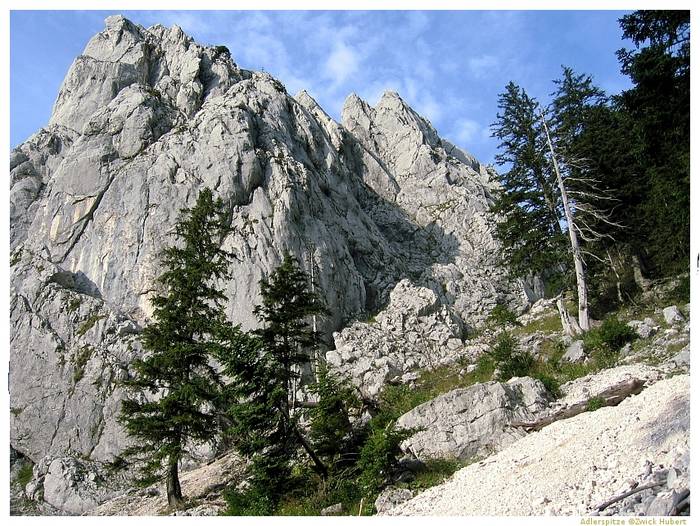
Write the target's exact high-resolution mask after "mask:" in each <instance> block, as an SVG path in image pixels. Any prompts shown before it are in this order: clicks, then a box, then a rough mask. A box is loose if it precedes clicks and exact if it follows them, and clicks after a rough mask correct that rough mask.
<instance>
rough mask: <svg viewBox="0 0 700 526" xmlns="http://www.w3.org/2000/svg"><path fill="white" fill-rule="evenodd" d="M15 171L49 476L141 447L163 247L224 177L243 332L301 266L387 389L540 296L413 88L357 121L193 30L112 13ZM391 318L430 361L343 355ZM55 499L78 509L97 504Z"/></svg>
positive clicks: (25, 418)
mask: <svg viewBox="0 0 700 526" xmlns="http://www.w3.org/2000/svg"><path fill="white" fill-rule="evenodd" d="M10 169H11V250H12V290H11V327H12V329H11V330H12V350H11V367H10V391H11V404H12V408H13V411H12V417H11V445H12V447H13V448H14V450H15V451H17V452H19V453H21V454H22V455H25V456H27V457H29V458H30V459H31V460H32V461H33V462H34V463H35V464H38V465H39V466H41V469H43V470H44V471H43V473H47V472H50V471H51V469H54V468H51V466H53V465H54V464H55V462H58V460H57V459H64V460H65V459H76V458H82V459H87V460H89V461H92V462H109V461H113V460H114V459H115V458H116V456H117V455H119V453H120V452H121V451H122V449H123V448H124V447H125V446H126V445H127V444H128V439H127V437H126V435H125V434H124V432H123V430H122V429H121V428H120V427H119V425H118V424H117V423H116V420H115V418H116V414H117V413H118V408H119V404H120V400H121V399H122V396H123V394H122V391H121V388H120V387H119V386H118V381H119V380H120V379H123V378H126V377H128V376H129V375H130V374H131V372H130V370H129V363H130V362H131V361H132V360H133V359H134V357H136V356H139V355H140V353H141V352H142V351H141V348H140V344H139V340H138V333H139V332H140V330H141V328H142V327H143V326H144V325H145V324H147V323H148V322H149V319H150V316H151V313H152V310H151V305H150V302H149V299H150V297H151V296H152V295H153V292H154V290H155V287H157V285H156V282H155V278H156V276H157V275H158V274H159V272H160V267H159V261H158V253H159V251H160V250H161V249H162V248H163V247H164V246H167V245H168V244H170V243H171V242H172V237H171V233H172V231H173V226H174V224H175V221H176V219H177V217H178V215H179V213H180V210H181V209H182V208H184V207H188V206H191V205H192V204H193V202H194V200H195V199H196V197H197V195H198V193H199V191H200V190H201V189H202V188H204V187H208V188H211V189H213V191H214V193H215V195H216V196H218V197H221V198H222V199H223V200H224V202H225V203H226V206H227V207H228V209H229V210H230V214H231V227H232V230H231V233H230V234H229V235H228V236H227V237H226V239H224V240H223V247H224V248H225V249H226V250H229V251H231V252H232V253H234V254H235V256H236V261H235V262H234V264H233V267H232V276H233V277H232V278H231V280H229V281H227V282H226V283H222V284H221V285H222V286H223V288H224V290H225V293H226V295H227V296H228V298H229V302H228V305H227V315H228V316H229V318H230V320H231V321H232V322H234V323H240V324H242V326H243V327H245V328H250V327H253V326H255V324H256V320H255V318H254V317H253V315H252V314H251V312H252V308H253V306H254V305H255V304H256V303H258V302H259V300H260V296H259V290H258V282H259V280H260V279H261V278H263V277H265V276H267V275H269V273H270V272H271V271H272V270H273V269H274V268H275V267H276V266H277V265H278V264H279V263H280V261H281V259H282V256H283V254H284V253H285V252H290V253H291V254H293V255H296V256H297V257H298V259H299V260H300V261H302V262H303V264H304V267H305V268H306V270H307V271H309V272H310V273H313V276H314V281H315V286H316V287H317V290H318V291H319V293H320V294H321V295H322V296H323V297H324V299H325V301H326V304H327V305H328V307H329V310H330V312H331V313H332V314H331V315H330V316H329V317H328V318H326V319H324V320H323V321H321V322H320V330H321V331H322V332H323V334H324V335H325V340H326V342H327V344H328V345H329V347H330V351H329V352H331V353H335V354H332V355H331V357H332V360H333V362H334V363H335V364H336V365H337V367H338V368H340V369H341V370H343V369H344V370H347V371H349V373H350V374H351V376H352V377H353V381H355V382H356V383H357V384H358V385H359V386H361V387H362V388H364V389H365V392H366V394H367V395H368V396H372V395H374V394H376V392H377V389H378V387H377V386H381V382H384V381H388V379H389V378H390V377H393V376H392V375H391V374H389V373H387V371H389V370H394V369H396V368H399V369H400V371H399V372H400V373H401V374H403V373H405V372H407V371H408V370H410V368H411V367H412V366H417V365H419V364H421V363H423V362H424V361H425V360H427V359H428V358H427V356H428V354H427V353H429V352H430V349H432V348H433V347H430V348H428V347H426V346H425V343H424V342H425V341H426V339H430V338H432V340H431V341H433V343H434V346H436V347H437V346H439V347H440V348H441V349H442V348H444V349H457V348H461V346H462V345H463V343H464V342H463V340H462V339H463V336H464V333H465V331H466V330H467V329H468V328H469V327H473V326H475V325H478V324H479V323H480V322H482V321H483V320H484V319H485V317H486V315H487V314H488V313H489V312H490V311H491V309H492V308H493V306H495V305H496V304H497V303H509V304H511V305H513V306H515V305H523V304H524V302H525V300H526V298H525V296H524V294H523V291H522V290H521V289H520V288H519V286H515V285H513V284H512V283H509V281H508V280H507V279H506V276H505V273H504V272H503V271H502V270H501V269H500V268H499V267H498V264H497V263H498V257H499V256H498V254H499V245H498V242H497V241H496V239H495V236H494V226H493V221H492V219H493V218H492V217H490V215H489V212H488V210H489V203H490V199H491V192H492V190H493V187H492V186H491V184H492V183H490V182H489V179H490V178H489V173H488V172H487V170H486V168H485V167H483V166H482V165H481V164H480V163H479V162H478V161H477V160H476V159H474V158H473V157H472V156H471V155H469V154H468V153H466V152H464V151H462V150H460V149H459V148H457V147H456V146H454V145H453V144H451V143H449V142H448V141H445V140H443V139H441V138H440V137H439V135H438V134H437V132H436V131H435V129H434V128H433V127H432V126H431V125H430V123H429V122H428V121H427V120H425V119H424V118H422V117H421V116H420V115H418V114H417V113H416V112H415V111H414V110H413V109H411V108H410V106H408V105H407V104H406V103H405V101H403V100H402V99H401V97H400V96H399V95H398V94H397V93H394V92H387V93H385V94H384V96H383V97H382V98H381V100H380V101H379V102H378V104H377V105H376V106H374V107H372V106H370V105H369V104H367V103H366V102H365V101H363V100H361V99H360V98H359V97H357V96H356V95H351V96H350V97H348V99H347V101H346V103H345V106H344V108H343V112H342V122H341V123H337V122H335V121H333V119H331V118H330V117H329V116H328V115H327V114H326V113H325V112H324V111H323V109H322V108H321V107H320V106H319V105H318V104H317V103H316V101H314V100H313V98H312V97H311V96H310V95H309V94H308V93H306V92H305V91H302V92H301V93H299V94H298V95H297V96H296V97H292V96H290V95H289V94H288V93H287V92H286V90H285V88H284V86H283V85H282V83H280V82H279V81H278V80H276V79H275V78H273V77H272V76H271V75H269V74H266V73H261V72H255V71H248V70H245V69H241V68H240V67H239V66H238V65H236V63H235V62H234V61H233V58H232V57H231V55H230V53H229V51H228V50H227V49H226V48H225V47H223V46H218V47H206V46H202V45H199V44H197V43H196V42H194V40H193V39H192V38H191V37H189V36H187V35H186V34H184V33H183V31H182V30H181V29H180V28H179V27H177V26H174V27H172V28H170V29H167V28H165V27H163V26H160V25H156V26H153V27H150V28H148V29H146V28H143V27H141V26H138V25H136V24H133V23H131V22H130V21H128V20H127V19H125V18H124V17H122V16H111V17H109V18H107V19H106V27H105V29H104V30H103V31H102V32H101V33H99V34H97V35H95V36H94V37H93V38H92V39H91V40H90V41H89V43H88V44H87V46H86V48H85V50H84V52H83V54H82V55H81V56H79V57H78V58H76V59H75V61H74V62H73V64H72V66H71V67H70V70H69V71H68V73H67V75H66V78H65V80H64V81H63V85H62V86H61V89H60V92H59V94H58V97H57V99H56V103H55V105H54V108H53V113H52V115H51V119H50V121H49V125H48V126H47V127H46V128H44V129H41V130H39V131H38V132H37V133H36V134H34V135H33V136H32V137H30V138H29V139H28V140H27V141H26V142H25V143H23V144H22V145H20V146H19V147H17V148H16V149H15V150H14V151H13V152H12V154H11V164H10ZM375 314H380V315H381V316H383V318H382V319H383V320H385V321H386V324H385V325H382V326H381V327H379V326H378V327H376V328H374V329H373V330H375V329H376V330H377V331H380V332H378V333H376V334H374V333H373V334H372V336H371V337H372V338H379V339H380V340H381V339H382V338H383V336H382V334H384V333H382V332H381V331H382V330H385V329H386V327H394V329H392V330H396V328H398V327H402V328H403V329H405V330H406V334H407V335H408V336H406V337H405V338H404V339H402V338H403V336H401V334H399V333H395V334H393V335H392V338H393V339H392V341H393V342H394V344H395V345H396V346H399V347H401V348H402V352H403V353H404V354H403V355H402V356H404V357H405V356H407V355H412V356H413V357H414V360H413V361H411V360H404V359H401V360H400V359H399V358H397V357H396V356H395V355H393V354H392V355H391V356H389V357H386V360H384V362H382V364H381V365H377V367H378V369H377V370H380V369H381V368H382V367H384V368H385V369H381V370H383V371H384V372H385V373H386V374H383V375H379V376H376V375H375V376H373V377H372V381H371V382H370V381H369V380H367V377H366V375H365V372H366V369H365V370H364V371H363V370H362V367H359V368H358V367H355V365H352V364H350V365H348V363H346V362H345V361H344V360H345V359H346V358H347V359H348V360H350V361H353V360H355V359H356V356H354V355H353V356H349V355H343V353H341V352H338V349H335V350H334V349H333V346H334V343H335V346H336V347H338V344H339V342H341V343H342V344H343V345H345V346H346V347H347V346H348V345H350V344H349V343H348V342H350V341H351V340H352V337H351V335H350V333H348V332H347V331H350V332H351V333H353V334H354V333H355V332H357V327H356V326H353V325H352V324H353V322H355V321H356V320H359V319H366V318H367V317H368V316H370V315H375ZM410 324H413V325H412V326H411V327H409V326H408V325H410ZM409 329H410V330H409ZM386 330H389V329H386ZM334 331H338V332H336V335H335V340H334V337H333V332H334ZM353 331H355V332H353ZM399 332H400V331H399ZM411 335H413V336H411ZM397 338H398V340H397ZM420 342H423V343H421V344H420V345H419V343H420ZM448 343H449V345H448ZM367 352H368V353H369V351H367ZM392 352H393V351H392ZM344 356H345V357H344ZM366 358H368V359H370V358H372V359H378V357H377V356H373V357H371V356H366ZM392 360H393V362H391V361H392ZM389 362H391V363H392V364H391V365H390V366H389V365H387V363H389ZM399 362H400V363H399ZM353 363H356V362H353ZM363 363H364V362H363ZM365 365H366V364H365ZM372 367H374V366H372ZM392 368H393V369H392ZM394 376H395V375H394ZM212 447H215V445H213V446H212ZM200 453H201V454H203V455H206V452H200ZM64 460H61V462H63V464H60V465H61V466H63V465H69V464H70V463H69V464H65V462H67V461H64ZM70 465H72V464H70ZM50 468H51V469H50ZM41 469H40V471H41ZM56 469H58V468H56ZM44 490H45V499H46V500H47V502H50V503H51V504H53V505H54V506H56V507H58V508H63V509H65V510H66V511H71V512H76V511H85V509H89V507H90V506H92V505H94V504H95V503H94V502H88V503H87V504H84V505H83V504H80V505H77V504H74V503H73V501H63V500H61V498H63V497H59V496H57V495H58V493H56V492H53V493H52V492H51V491H48V490H47V488H46V487H45V488H44ZM61 495H63V494H61ZM51 499H53V501H52V500H51ZM81 502H83V503H84V502H85V500H83V501H81ZM81 506H83V507H81Z"/></svg>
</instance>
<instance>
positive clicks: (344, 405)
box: [309, 363, 362, 457]
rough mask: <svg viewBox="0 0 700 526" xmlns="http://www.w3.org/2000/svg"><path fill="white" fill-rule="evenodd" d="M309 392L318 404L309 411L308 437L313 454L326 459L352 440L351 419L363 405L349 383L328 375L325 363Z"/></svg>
mask: <svg viewBox="0 0 700 526" xmlns="http://www.w3.org/2000/svg"><path fill="white" fill-rule="evenodd" d="M309 389H310V391H311V392H312V393H315V394H316V395H318V404H317V405H316V406H315V407H313V408H312V409H311V411H310V412H309V416H310V418H311V425H310V433H309V434H310V436H311V440H312V442H313V444H314V446H315V447H316V452H317V453H318V454H320V455H322V456H325V457H334V456H336V455H339V454H341V453H343V452H344V450H345V449H346V448H347V446H348V443H349V442H350V441H351V439H352V429H353V428H352V424H351V423H350V417H351V416H359V411H360V409H361V407H362V403H361V402H360V400H359V398H358V397H357V395H356V394H355V390H354V389H353V387H352V386H351V385H350V383H349V382H348V381H347V380H345V379H341V378H340V377H339V376H338V375H336V374H333V373H331V372H330V371H329V370H328V366H327V365H326V364H325V363H322V364H321V365H320V366H319V369H318V380H317V382H316V383H315V384H313V385H311V386H310V387H309Z"/></svg>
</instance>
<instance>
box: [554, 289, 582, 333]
mask: <svg viewBox="0 0 700 526" xmlns="http://www.w3.org/2000/svg"><path fill="white" fill-rule="evenodd" d="M557 309H558V310H559V317H560V318H561V326H562V328H563V329H564V334H566V335H567V336H576V335H577V334H581V327H579V324H578V322H577V321H576V320H575V319H573V318H571V316H570V315H569V311H567V310H566V306H565V305H564V298H563V296H562V295H561V294H559V297H558V298H557Z"/></svg>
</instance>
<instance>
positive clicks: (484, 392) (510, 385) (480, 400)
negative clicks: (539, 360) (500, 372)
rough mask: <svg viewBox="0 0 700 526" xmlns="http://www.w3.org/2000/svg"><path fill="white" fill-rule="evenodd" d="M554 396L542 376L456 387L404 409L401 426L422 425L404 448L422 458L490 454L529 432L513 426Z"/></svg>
mask: <svg viewBox="0 0 700 526" xmlns="http://www.w3.org/2000/svg"><path fill="white" fill-rule="evenodd" d="M549 402H551V395H550V394H549V393H548V392H547V390H546V389H545V387H544V385H542V382H540V381H539V380H534V379H532V378H513V379H511V380H509V381H508V382H506V383H498V382H486V383H483V384H476V385H473V386H471V387H467V388H464V389H455V390H453V391H450V392H449V393H445V394H444V395H441V396H438V397H437V398H434V399H433V400H431V401H429V402H426V403H425V404H421V405H419V406H418V407H416V408H414V409H412V410H411V411H409V412H408V413H406V414H404V415H402V416H401V417H400V418H399V419H398V420H397V422H396V425H397V427H398V428H399V429H419V430H420V431H418V432H417V433H416V434H414V435H413V436H412V437H410V438H408V439H406V440H405V441H404V443H403V444H402V445H401V448H402V449H403V450H404V451H406V452H410V453H412V454H413V455H414V456H415V457H416V458H418V459H420V460H427V459H434V458H457V459H462V460H466V459H472V458H475V457H481V456H487V455H490V454H491V453H493V452H495V451H500V450H501V449H503V448H504V447H506V446H508V445H510V444H512V443H513V442H515V441H516V440H518V439H519V438H521V437H523V436H525V431H523V430H521V429H519V428H514V427H511V426H510V424H511V423H513V422H520V421H524V420H529V419H531V418H533V417H534V415H535V414H538V413H540V412H542V411H543V410H544V409H546V407H547V406H548V404H549Z"/></svg>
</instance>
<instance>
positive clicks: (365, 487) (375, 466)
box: [357, 421, 414, 512]
mask: <svg viewBox="0 0 700 526" xmlns="http://www.w3.org/2000/svg"><path fill="white" fill-rule="evenodd" d="M373 423H374V422H373V421H372V422H370V428H371V431H370V434H369V436H368V437H367V441H366V442H365V444H364V446H363V447H362V450H361V451H360V458H359V460H358V462H357V467H358V469H359V471H360V476H359V477H358V483H359V487H360V490H361V491H362V493H363V495H364V497H365V503H366V505H367V511H368V512H370V511H371V510H372V509H373V508H374V501H375V499H376V498H377V495H378V494H379V490H381V489H382V487H384V485H385V484H386V482H387V478H388V476H389V474H390V473H391V470H392V469H393V467H394V465H395V464H396V461H397V458H398V457H399V456H400V455H401V448H400V447H399V444H401V442H403V441H404V440H405V439H406V438H408V437H409V436H410V435H411V434H412V433H413V432H414V431H412V430H397V429H396V428H395V427H394V424H393V423H390V424H388V425H387V426H386V427H375V426H376V424H375V425H372V424H373Z"/></svg>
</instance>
